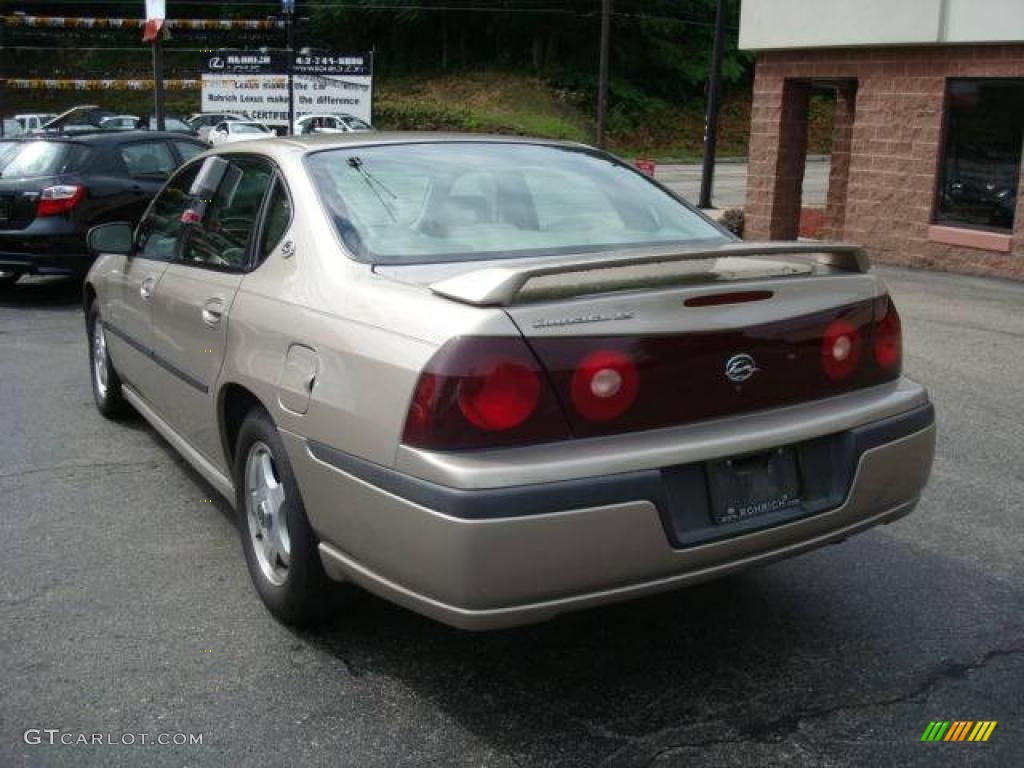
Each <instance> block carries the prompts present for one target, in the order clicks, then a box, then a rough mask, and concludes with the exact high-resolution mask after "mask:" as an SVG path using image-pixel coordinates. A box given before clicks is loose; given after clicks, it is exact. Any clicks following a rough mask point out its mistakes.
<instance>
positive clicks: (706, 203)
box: [697, 0, 726, 208]
mask: <svg viewBox="0 0 1024 768" xmlns="http://www.w3.org/2000/svg"><path fill="white" fill-rule="evenodd" d="M725 16H726V0H718V9H717V10H716V11H715V42H714V45H713V46H712V49H711V77H710V80H709V82H708V110H707V114H706V115H705V117H704V166H703V168H702V170H701V175H700V199H699V200H698V202H697V207H698V208H710V207H711V188H712V187H713V186H714V183H715V147H716V145H717V143H718V108H719V106H720V102H721V100H722V55H723V54H724V53H725V50H724V49H725Z"/></svg>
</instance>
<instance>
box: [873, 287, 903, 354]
mask: <svg viewBox="0 0 1024 768" xmlns="http://www.w3.org/2000/svg"><path fill="white" fill-rule="evenodd" d="M902 361H903V329H902V326H901V323H900V315H899V312H897V311H896V306H895V305H894V304H893V303H892V299H890V298H889V297H888V296H885V297H883V298H881V299H879V300H878V302H877V304H876V305H875V362H876V363H878V366H879V367H880V368H882V369H883V370H885V371H891V370H896V371H897V372H898V371H899V368H900V363H901V362H902Z"/></svg>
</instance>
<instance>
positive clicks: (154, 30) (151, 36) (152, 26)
mask: <svg viewBox="0 0 1024 768" xmlns="http://www.w3.org/2000/svg"><path fill="white" fill-rule="evenodd" d="M163 28H164V20H163V19H147V20H146V26H145V27H144V28H143V30H142V42H144V43H152V42H153V41H154V40H156V39H158V38H159V37H160V34H161V32H162V31H163Z"/></svg>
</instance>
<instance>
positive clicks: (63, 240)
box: [0, 224, 93, 275]
mask: <svg viewBox="0 0 1024 768" xmlns="http://www.w3.org/2000/svg"><path fill="white" fill-rule="evenodd" d="M35 226H36V224H33V225H32V227H29V228H27V229H25V230H14V231H6V232H0V271H2V272H20V273H22V274H27V275H84V274H85V273H86V272H88V271H89V266H90V265H91V264H92V261H93V257H92V256H90V255H89V253H88V249H87V248H86V245H85V236H84V234H82V233H80V232H60V231H42V232H33V231H32V229H33V227H35ZM47 228H48V229H53V227H52V226H51V225H49V224H47Z"/></svg>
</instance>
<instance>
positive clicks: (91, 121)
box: [33, 104, 116, 134]
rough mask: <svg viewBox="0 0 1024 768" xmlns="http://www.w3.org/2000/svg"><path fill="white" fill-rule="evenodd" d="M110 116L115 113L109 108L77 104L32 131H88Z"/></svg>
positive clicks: (45, 132) (51, 132)
mask: <svg viewBox="0 0 1024 768" xmlns="http://www.w3.org/2000/svg"><path fill="white" fill-rule="evenodd" d="M110 117H116V114H115V113H114V112H111V111H110V110H109V109H103V108H101V107H99V106H97V105H95V104H79V105H78V106H74V107H71V108H70V109H68V110H66V111H64V112H61V113H60V114H59V115H57V116H56V117H55V118H53V119H52V120H50V121H49V122H47V123H44V124H43V125H42V127H40V128H38V129H37V130H35V131H33V133H37V134H38V133H41V134H55V133H63V134H69V133H88V132H91V131H95V130H99V129H100V128H101V127H102V124H103V121H104V120H106V119H107V118H110Z"/></svg>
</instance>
